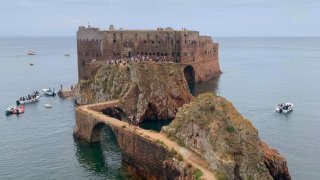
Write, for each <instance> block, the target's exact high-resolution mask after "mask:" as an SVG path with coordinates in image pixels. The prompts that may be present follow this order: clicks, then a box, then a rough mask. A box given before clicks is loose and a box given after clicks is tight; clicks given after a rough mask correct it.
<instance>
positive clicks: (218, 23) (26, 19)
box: [0, 0, 320, 37]
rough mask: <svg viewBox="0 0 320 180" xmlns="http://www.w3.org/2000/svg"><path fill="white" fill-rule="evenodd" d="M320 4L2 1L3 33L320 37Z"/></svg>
mask: <svg viewBox="0 0 320 180" xmlns="http://www.w3.org/2000/svg"><path fill="white" fill-rule="evenodd" d="M319 19H320V0H264V1H261V0H157V1H155V0H1V1H0V22H1V25H0V35H9V36H20V35H23V36H75V34H76V31H77V29H78V27H79V26H80V25H87V24H88V23H89V24H90V25H91V26H94V27H99V28H101V29H108V28H109V25H110V24H113V25H115V27H116V28H123V29H156V28H157V27H172V28H174V29H181V28H187V29H190V30H198V31H200V34H205V35H211V36H215V37H229V36H231V37H234V36H246V37H248V36H320V23H319V22H320V20H319Z"/></svg>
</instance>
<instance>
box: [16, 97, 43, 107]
mask: <svg viewBox="0 0 320 180" xmlns="http://www.w3.org/2000/svg"><path fill="white" fill-rule="evenodd" d="M39 98H40V96H33V97H31V98H22V99H19V100H17V102H16V103H17V105H20V104H30V103H35V102H38V101H39Z"/></svg>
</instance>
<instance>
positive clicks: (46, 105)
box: [44, 104, 52, 108]
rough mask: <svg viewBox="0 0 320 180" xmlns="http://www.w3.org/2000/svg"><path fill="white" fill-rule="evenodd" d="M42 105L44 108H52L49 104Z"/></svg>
mask: <svg viewBox="0 0 320 180" xmlns="http://www.w3.org/2000/svg"><path fill="white" fill-rule="evenodd" d="M44 107H46V108H52V106H51V104H44Z"/></svg>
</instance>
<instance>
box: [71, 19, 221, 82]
mask: <svg viewBox="0 0 320 180" xmlns="http://www.w3.org/2000/svg"><path fill="white" fill-rule="evenodd" d="M77 50H78V76H79V81H80V80H87V79H90V78H91V76H92V74H91V71H92V69H91V67H90V62H91V61H92V60H93V59H96V60H97V61H106V59H110V58H111V59H122V58H130V57H134V56H138V55H140V56H148V57H149V58H151V59H156V58H158V57H165V58H166V59H167V60H169V61H171V62H175V63H178V64H180V65H181V68H183V70H184V73H185V76H186V79H187V80H188V81H189V82H198V81H206V80H208V79H210V78H212V77H214V76H218V75H219V74H220V73H221V71H220V66H219V58H218V50H219V44H218V43H215V42H213V40H212V38H211V37H210V36H200V35H199V32H198V31H190V30H186V29H182V30H173V29H172V28H170V27H168V28H157V29H155V30H123V29H115V28H114V26H113V25H111V26H110V28H109V30H100V29H99V28H94V27H90V26H88V27H84V26H80V27H79V29H78V32H77Z"/></svg>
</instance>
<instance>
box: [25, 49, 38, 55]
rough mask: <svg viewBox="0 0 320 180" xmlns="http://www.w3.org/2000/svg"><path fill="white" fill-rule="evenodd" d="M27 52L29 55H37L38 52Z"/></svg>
mask: <svg viewBox="0 0 320 180" xmlns="http://www.w3.org/2000/svg"><path fill="white" fill-rule="evenodd" d="M27 54H28V55H36V54H37V53H36V52H34V51H31V50H29V51H28V52H27Z"/></svg>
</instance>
